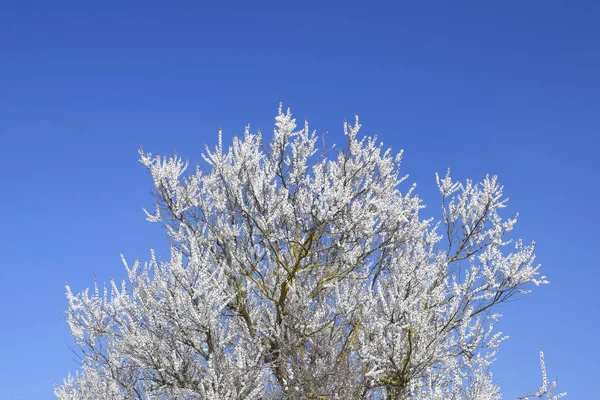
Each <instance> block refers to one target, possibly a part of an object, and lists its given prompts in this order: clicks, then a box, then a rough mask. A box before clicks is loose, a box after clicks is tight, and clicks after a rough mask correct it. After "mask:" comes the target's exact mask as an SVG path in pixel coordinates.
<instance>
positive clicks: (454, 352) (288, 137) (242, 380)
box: [55, 109, 560, 400]
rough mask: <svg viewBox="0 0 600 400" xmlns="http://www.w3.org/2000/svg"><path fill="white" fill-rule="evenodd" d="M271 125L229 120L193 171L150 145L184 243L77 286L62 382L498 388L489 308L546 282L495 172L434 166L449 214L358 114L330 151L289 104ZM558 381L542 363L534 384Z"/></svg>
mask: <svg viewBox="0 0 600 400" xmlns="http://www.w3.org/2000/svg"><path fill="white" fill-rule="evenodd" d="M275 126H276V127H275V131H274V135H273V139H272V141H271V142H270V143H268V144H266V143H263V140H262V139H263V138H262V137H261V135H260V134H251V133H250V132H249V130H248V129H246V132H245V134H244V136H243V138H234V139H233V145H232V146H231V147H230V148H229V149H228V150H224V149H223V146H222V143H221V135H219V144H218V146H217V148H216V149H215V150H212V151H211V150H209V149H208V148H207V149H206V154H205V155H203V158H204V160H205V161H206V163H207V164H208V168H206V170H207V171H203V170H202V169H200V168H197V169H196V170H195V171H194V172H193V173H191V174H187V175H184V173H185V171H186V168H187V167H188V165H187V163H185V162H184V161H183V160H182V159H181V158H179V157H173V158H162V157H158V156H157V157H154V156H152V155H151V154H149V153H144V152H143V151H140V155H141V162H142V164H144V165H145V166H146V168H147V169H148V171H149V172H150V174H151V175H152V178H153V180H154V185H155V195H156V200H157V205H156V209H155V211H153V212H147V211H146V214H147V217H148V220H149V221H152V222H160V223H162V224H164V226H165V227H166V229H167V231H168V235H169V238H170V241H171V257H170V260H169V261H166V262H161V261H159V260H158V259H157V258H156V257H155V256H154V254H153V253H152V256H151V258H150V261H148V262H147V263H144V264H141V263H140V262H139V261H136V262H135V263H134V264H133V265H131V264H128V263H127V262H125V260H123V262H124V264H125V266H126V268H127V273H128V279H127V281H124V282H122V283H120V284H118V283H116V282H114V281H113V282H111V283H110V285H109V286H108V287H105V288H104V290H103V291H101V290H99V288H98V287H97V286H96V287H95V290H94V291H93V292H92V293H89V292H88V290H85V291H83V292H82V293H79V294H76V295H75V294H73V293H72V292H71V290H70V288H69V287H68V286H67V297H68V300H69V309H68V314H67V320H68V323H69V325H70V328H71V332H72V334H73V336H74V338H75V340H76V343H77V344H78V346H79V347H80V349H81V352H82V366H81V370H80V371H79V372H78V373H77V375H76V376H75V377H69V378H67V379H66V381H65V382H64V384H63V385H62V386H58V387H56V389H55V394H56V395H57V396H58V398H59V399H65V400H67V399H267V398H289V399H294V398H297V399H428V400H438V399H439V400H446V399H481V400H483V399H490V400H491V399H499V398H500V392H499V389H498V387H497V386H496V385H495V384H494V383H493V381H492V378H491V375H490V373H489V372H488V370H489V367H490V365H491V364H492V362H493V361H494V356H495V354H496V351H497V349H498V346H499V345H500V343H501V342H502V340H503V339H504V338H505V336H503V335H502V333H501V332H496V331H495V329H494V323H495V322H496V321H497V320H498V318H499V315H498V314H497V313H495V311H494V310H495V309H496V306H497V305H499V304H501V303H503V302H505V301H506V300H508V299H510V298H513V297H514V296H517V295H520V294H523V293H527V292H528V290H529V288H530V286H532V285H539V284H543V283H546V282H547V281H546V280H545V277H543V276H541V277H540V276H539V273H538V270H539V265H536V264H535V262H534V260H535V255H534V247H533V244H531V245H526V244H523V243H522V242H521V241H516V242H514V243H511V241H509V240H507V239H506V238H505V236H506V234H507V233H508V232H510V231H511V230H512V229H513V227H514V225H515V222H516V218H512V219H511V218H509V219H503V218H502V217H501V216H500V210H501V209H502V208H504V207H505V206H506V200H505V199H503V197H502V187H501V186H499V184H498V183H497V181H496V177H486V178H485V179H484V180H483V182H481V184H475V183H473V182H471V181H466V183H458V182H454V181H452V179H451V178H450V175H449V174H446V176H445V177H443V178H440V177H438V179H437V182H438V186H439V189H440V193H441V199H442V219H441V222H439V223H436V222H434V221H433V220H427V219H421V218H419V210H420V209H421V208H423V205H422V203H421V200H420V199H419V197H418V196H417V195H416V194H415V193H414V187H411V188H408V189H407V190H405V191H402V189H401V185H400V184H401V183H402V182H403V180H404V179H405V178H404V177H402V176H401V175H400V171H399V168H400V159H401V154H398V155H397V156H395V157H394V156H392V155H391V153H390V150H387V151H385V150H383V149H382V147H381V145H380V144H379V143H378V142H377V139H376V138H370V137H367V138H362V139H361V138H359V137H358V136H357V134H358V131H359V128H360V125H359V124H358V120H357V122H356V123H355V124H354V125H353V126H351V125H348V124H345V125H344V131H345V134H346V138H347V146H346V148H345V149H344V150H340V151H335V152H334V151H332V150H330V151H329V152H327V151H325V149H322V150H323V151H318V150H319V149H317V147H316V145H315V144H316V141H317V137H316V136H315V134H314V133H310V132H309V130H308V126H307V125H305V126H304V127H303V128H302V129H300V130H298V131H296V124H295V120H294V119H292V117H291V114H290V113H289V111H288V112H287V113H283V112H282V111H281V109H280V111H279V113H278V115H277V117H276V124H275ZM440 232H441V233H440ZM552 390H553V387H552V388H550V389H549V388H548V387H547V381H546V379H545V373H544V383H543V387H542V388H541V389H540V391H538V393H536V394H535V395H530V396H537V397H541V398H549V396H550V395H551V393H552ZM558 397H560V395H559V396H556V397H554V398H558Z"/></svg>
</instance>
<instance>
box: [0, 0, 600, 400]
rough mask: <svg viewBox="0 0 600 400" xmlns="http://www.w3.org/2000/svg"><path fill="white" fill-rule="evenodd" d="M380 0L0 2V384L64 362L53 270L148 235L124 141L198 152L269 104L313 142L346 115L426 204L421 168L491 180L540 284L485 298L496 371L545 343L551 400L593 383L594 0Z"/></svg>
mask: <svg viewBox="0 0 600 400" xmlns="http://www.w3.org/2000/svg"><path fill="white" fill-rule="evenodd" d="M387 3H390V4H387ZM391 3H392V2H385V3H384V2H382V3H378V2H368V3H367V2H362V3H359V2H356V3H354V2H348V1H345V2H338V3H337V4H336V3H334V2H314V3H313V2H296V3H292V2H276V3H275V2H274V3H263V2H260V4H258V3H255V2H239V3H237V2H219V3H209V2H186V1H182V2H172V3H168V2H152V1H146V2H137V3H136V2H133V1H132V2H112V1H105V2H81V1H79V2H75V1H73V2H63V1H54V2H45V1H44V2H42V1H37V2H36V1H20V2H4V3H3V4H2V5H1V6H0V171H1V175H0V176H1V180H0V181H1V182H2V185H1V187H2V189H1V191H2V196H0V221H2V227H3V229H2V230H1V231H0V248H1V253H2V255H3V257H2V267H1V268H0V316H1V318H2V329H0V343H2V344H1V347H0V348H1V349H2V362H1V363H0V398H2V399H4V398H6V399H9V398H14V397H15V396H17V395H18V396H19V399H21V400H24V399H42V398H52V385H53V383H54V382H57V383H59V382H61V381H62V379H63V377H64V376H66V374H67V371H74V370H75V368H76V363H75V361H74V359H73V355H72V353H71V351H70V349H69V346H71V345H72V341H71V339H70V334H69V331H68V327H67V324H66V322H65V321H64V315H65V314H64V312H65V309H66V306H67V302H66V300H65V297H64V284H65V282H66V281H67V280H68V281H69V282H70V283H71V285H72V286H73V288H74V290H81V289H84V288H85V287H87V286H90V285H92V284H93V280H94V276H96V277H97V279H98V280H99V281H100V282H102V281H106V280H107V279H109V278H110V277H111V276H114V277H117V278H120V277H123V276H124V269H123V267H122V265H121V263H120V260H119V253H121V252H122V253H124V255H125V256H126V257H127V258H129V259H133V258H135V257H136V256H137V255H140V256H141V257H142V258H145V257H147V256H148V253H149V248H150V243H152V244H153V245H155V246H156V247H158V248H159V249H160V247H161V246H163V243H164V236H163V234H162V232H161V231H160V229H159V228H158V227H157V226H155V225H152V224H150V223H149V222H146V221H145V219H144V215H143V213H142V211H141V207H142V206H143V205H151V204H152V200H151V197H150V195H149V191H150V189H151V180H150V178H149V177H148V176H147V175H146V172H145V170H144V168H143V167H142V166H141V165H140V164H139V163H138V162H137V149H138V148H139V147H140V146H142V145H143V146H144V149H146V150H147V151H151V152H153V153H172V152H173V151H174V150H177V152H178V153H180V154H182V155H184V156H186V157H189V158H190V159H191V160H198V159H199V158H200V157H199V155H200V153H201V151H202V150H203V145H204V143H208V144H214V143H215V142H216V132H217V128H218V127H219V126H222V127H223V128H224V134H225V142H226V143H227V142H228V138H230V137H231V136H232V135H234V134H241V133H242V132H243V127H244V125H245V124H247V123H250V124H251V127H252V128H253V129H259V128H260V129H262V130H263V131H264V132H270V131H271V130H272V126H273V117H274V115H275V113H276V110H277V107H278V104H279V102H283V103H284V105H285V106H289V107H291V108H292V112H293V113H294V114H295V116H296V117H297V118H298V119H299V120H300V121H301V120H303V119H305V118H306V119H308V120H309V123H310V124H311V126H312V127H313V128H315V129H317V131H318V132H319V133H323V132H325V131H328V132H329V138H330V139H329V140H331V141H338V142H339V141H340V140H341V129H342V122H343V120H344V119H352V118H353V116H354V115H355V114H359V115H360V118H361V123H362V124H363V127H364V130H363V133H366V134H374V133H378V134H379V137H380V139H381V140H382V141H383V142H384V143H385V144H386V146H391V147H392V148H393V149H394V150H395V151H397V150H400V149H404V150H405V158H404V164H403V165H404V172H406V173H408V174H409V175H410V179H409V181H410V182H417V183H418V192H419V193H420V194H421V196H422V197H423V198H424V200H425V202H426V203H427V204H429V205H430V207H429V208H428V209H427V210H426V213H427V214H428V215H436V216H437V215H439V214H438V213H437V212H438V209H437V208H436V204H437V203H438V197H437V193H436V188H435V179H434V173H435V172H436V171H439V172H444V171H445V170H446V168H447V167H448V166H451V167H452V170H453V173H454V176H455V177H457V178H466V177H471V178H473V179H481V178H482V177H483V176H485V174H486V173H491V174H497V175H499V178H500V182H501V183H503V184H504V186H505V192H506V194H507V195H508V197H510V198H511V201H510V206H509V209H508V210H507V215H512V214H513V213H515V212H517V211H518V212H519V213H520V215H521V217H520V222H519V224H518V225H517V233H518V234H519V235H520V236H522V237H524V238H525V239H526V240H527V241H529V240H532V239H535V240H536V241H537V243H538V246H537V253H538V260H539V261H540V262H541V263H542V264H543V265H544V267H543V272H544V274H546V275H548V276H549V278H550V280H551V284H550V285H547V286H545V287H542V288H539V289H538V290H535V291H534V293H533V294H532V295H530V296H528V297H526V298H522V299H521V300H520V301H517V302H514V303H511V304H509V305H507V306H505V307H503V309H502V310H501V312H502V313H503V314H504V318H503V319H502V322H501V323H500V329H501V330H503V331H504V332H505V333H507V334H508V335H510V337H511V338H510V339H509V340H508V341H507V342H505V343H504V345H503V347H502V348H501V351H500V353H499V356H498V362H497V363H496V365H495V369H494V377H495V378H496V380H497V381H498V382H499V383H500V385H501V386H502V388H503V393H504V395H505V398H506V399H512V398H514V396H516V395H518V394H523V393H525V392H527V391H529V390H536V389H537V387H538V383H539V381H540V369H539V365H538V351H539V350H540V348H543V349H544V350H545V353H546V360H547V366H548V371H549V376H550V377H551V378H558V379H559V388H561V389H563V390H567V391H568V392H569V393H570V396H569V398H572V399H591V398H594V396H597V393H596V391H594V392H593V391H592V389H593V386H595V385H594V384H595V381H596V380H597V377H596V375H595V371H597V364H598V360H599V359H600V349H599V347H600V346H599V344H598V343H599V342H598V340H597V339H596V337H597V336H598V333H597V332H598V329H599V328H600V322H599V313H598V306H599V305H600V301H599V295H598V292H599V289H598V287H599V286H598V285H599V284H598V282H599V278H600V274H599V272H598V271H599V267H600V266H599V261H598V260H599V259H600V250H599V249H600V246H598V233H597V230H598V226H599V224H600V218H599V209H598V197H599V196H600V190H599V188H598V184H599V183H600V180H599V179H598V173H600V162H599V161H598V156H597V154H596V153H597V147H598V144H599V143H598V142H599V140H598V131H599V128H600V112H599V111H600V99H599V93H600V78H599V74H598V71H600V51H599V47H600V24H598V20H600V3H598V2H594V1H579V2H569V1H528V2H517V1H506V2H475V1H472V2H469V1H465V2H436V1H430V2H417V1H412V2H393V3H394V5H392V4H391ZM451 3H452V4H451Z"/></svg>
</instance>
